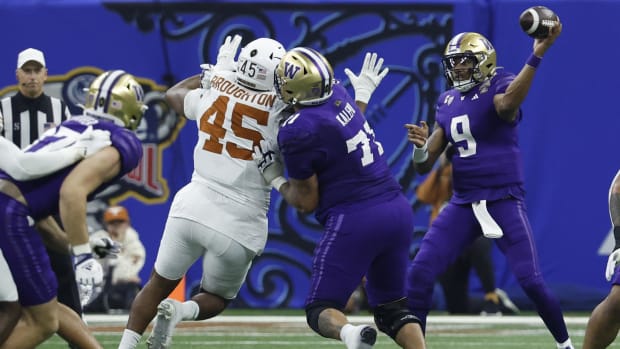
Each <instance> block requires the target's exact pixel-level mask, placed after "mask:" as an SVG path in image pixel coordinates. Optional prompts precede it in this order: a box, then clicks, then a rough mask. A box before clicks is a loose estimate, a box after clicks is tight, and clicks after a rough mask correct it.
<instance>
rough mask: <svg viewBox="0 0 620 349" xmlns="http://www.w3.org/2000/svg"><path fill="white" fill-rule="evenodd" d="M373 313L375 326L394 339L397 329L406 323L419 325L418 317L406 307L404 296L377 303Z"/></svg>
mask: <svg viewBox="0 0 620 349" xmlns="http://www.w3.org/2000/svg"><path fill="white" fill-rule="evenodd" d="M374 313H375V324H377V328H378V329H379V330H380V331H381V332H383V333H385V334H387V335H388V336H390V337H391V338H392V339H394V340H396V335H397V334H398V331H400V329H401V328H402V327H403V326H405V325H406V324H410V323H416V324H420V325H421V321H420V319H418V317H417V316H415V315H413V314H412V313H411V312H410V311H409V309H407V299H406V298H402V299H399V300H397V301H394V302H391V303H387V304H381V305H378V306H377V307H376V308H375V310H374Z"/></svg>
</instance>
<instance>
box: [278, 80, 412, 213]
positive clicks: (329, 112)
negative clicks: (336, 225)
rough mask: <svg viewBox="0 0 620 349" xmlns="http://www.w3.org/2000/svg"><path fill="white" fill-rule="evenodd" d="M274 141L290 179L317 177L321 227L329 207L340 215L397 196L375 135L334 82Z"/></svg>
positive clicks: (295, 115)
mask: <svg viewBox="0 0 620 349" xmlns="http://www.w3.org/2000/svg"><path fill="white" fill-rule="evenodd" d="M278 143H279V147H280V149H281V151H282V155H283V156H284V160H285V163H286V168H287V171H288V175H289V177H291V178H295V179H299V180H303V179H307V178H309V177H311V176H312V175H314V174H316V175H317V177H318V181H319V195H320V196H319V197H320V199H319V205H318V207H317V211H316V217H317V219H318V221H319V222H321V223H323V224H324V220H325V217H326V215H327V214H329V210H330V209H334V208H337V209H338V210H339V211H340V212H343V210H347V209H355V208H357V207H361V206H369V205H373V204H374V203H377V202H381V201H384V200H385V198H386V197H393V196H394V195H395V193H399V192H400V185H399V184H398V182H396V180H395V179H394V178H393V177H392V175H391V172H390V168H389V166H388V164H387V162H386V160H385V158H384V157H383V156H382V154H383V148H382V146H381V144H380V143H379V142H378V141H377V140H376V139H375V134H374V131H373V130H372V129H371V128H370V125H369V124H368V122H367V121H366V118H365V117H364V115H363V114H362V112H361V111H360V110H359V108H358V107H357V105H356V104H355V101H354V100H353V98H351V96H349V94H348V93H347V91H346V90H345V89H344V87H342V85H340V84H338V83H337V84H334V87H333V94H332V96H331V97H330V99H329V100H328V101H327V102H325V103H323V104H322V105H320V106H315V107H312V108H304V109H301V110H300V111H299V112H297V113H295V114H294V115H292V116H291V117H289V118H288V119H287V120H286V121H285V122H284V124H283V125H282V128H281V129H280V131H279V133H278Z"/></svg>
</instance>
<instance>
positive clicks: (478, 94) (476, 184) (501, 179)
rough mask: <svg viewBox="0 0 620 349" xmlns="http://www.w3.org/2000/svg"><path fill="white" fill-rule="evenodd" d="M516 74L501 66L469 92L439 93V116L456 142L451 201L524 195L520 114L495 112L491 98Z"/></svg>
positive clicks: (446, 133) (441, 123)
mask: <svg viewBox="0 0 620 349" xmlns="http://www.w3.org/2000/svg"><path fill="white" fill-rule="evenodd" d="M514 77H515V76H514V75H513V74H511V73H508V72H505V71H504V69H498V70H497V73H496V74H495V76H493V78H491V79H490V80H487V81H486V82H483V83H481V84H479V85H477V86H475V87H474V88H472V89H471V90H470V91H468V92H466V93H460V92H459V91H457V90H449V91H446V92H444V93H443V94H442V95H440V96H439V98H438V100H437V106H436V114H435V119H436V121H437V123H438V124H439V125H440V126H441V128H442V129H443V130H444V133H445V135H446V138H447V139H448V140H449V141H450V143H451V144H452V146H453V147H454V152H452V154H453V155H452V156H451V161H452V179H453V188H454V189H453V191H454V194H453V197H452V199H451V201H452V202H454V203H458V204H464V203H471V202H475V201H479V200H497V199H501V198H504V197H507V196H514V197H517V198H522V197H523V188H522V185H523V166H522V159H521V151H520V150H519V139H518V133H517V132H518V129H517V125H518V123H519V121H521V116H522V115H521V110H519V111H518V113H519V114H518V115H517V119H516V120H515V121H513V122H507V121H504V120H502V119H500V117H499V116H498V115H497V112H496V111H495V105H494V103H493V97H494V96H495V95H496V94H500V93H504V92H505V91H506V88H507V87H508V85H509V84H510V83H511V82H512V81H513V80H514Z"/></svg>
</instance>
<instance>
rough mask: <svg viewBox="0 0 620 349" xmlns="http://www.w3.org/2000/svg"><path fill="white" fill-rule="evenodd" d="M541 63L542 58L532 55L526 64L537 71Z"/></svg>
mask: <svg viewBox="0 0 620 349" xmlns="http://www.w3.org/2000/svg"><path fill="white" fill-rule="evenodd" d="M540 62H542V58H541V57H538V56H536V55H535V54H533V53H532V54H531V55H530V56H529V57H528V59H527V62H525V64H527V65H529V66H530V67H532V68H534V69H536V68H538V66H539V65H540Z"/></svg>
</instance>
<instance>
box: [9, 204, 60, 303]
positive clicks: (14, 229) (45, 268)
mask: <svg viewBox="0 0 620 349" xmlns="http://www.w3.org/2000/svg"><path fill="white" fill-rule="evenodd" d="M0 211H1V212H2V213H0V249H2V253H3V254H4V257H5V258H6V261H7V263H8V265H9V268H10V269H11V274H12V275H13V279H14V280H15V284H16V285H17V292H18V294H19V302H20V303H21V305H22V306H26V307H28V306H33V305H39V304H44V303H47V302H49V301H51V300H52V299H53V298H54V297H56V293H57V289H58V283H57V281H56V276H55V275H54V272H53V271H52V267H51V265H50V260H49V257H48V255H47V252H46V251H45V245H43V240H42V239H41V236H40V235H39V233H38V232H37V231H36V230H35V228H34V225H32V226H31V225H30V224H29V222H28V207H26V206H24V205H23V204H22V203H20V202H19V201H17V200H15V199H13V198H11V197H9V196H7V195H5V194H3V193H0Z"/></svg>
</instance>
